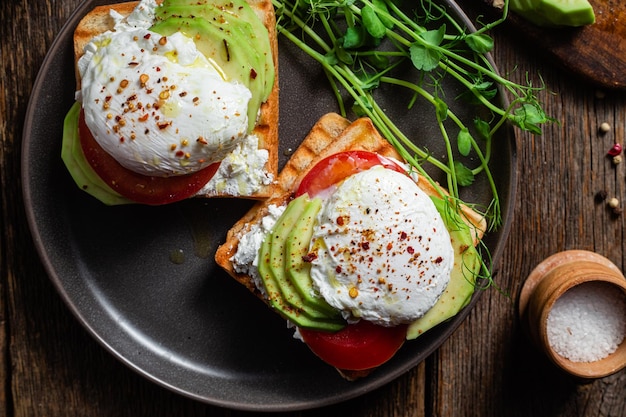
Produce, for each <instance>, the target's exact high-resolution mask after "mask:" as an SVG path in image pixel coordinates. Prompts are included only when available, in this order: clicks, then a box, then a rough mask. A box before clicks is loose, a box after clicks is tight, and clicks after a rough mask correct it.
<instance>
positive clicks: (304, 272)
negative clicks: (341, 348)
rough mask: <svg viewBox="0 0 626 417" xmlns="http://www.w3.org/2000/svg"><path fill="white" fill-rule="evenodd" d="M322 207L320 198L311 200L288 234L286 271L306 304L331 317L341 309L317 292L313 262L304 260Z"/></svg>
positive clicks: (286, 241)
mask: <svg viewBox="0 0 626 417" xmlns="http://www.w3.org/2000/svg"><path fill="white" fill-rule="evenodd" d="M321 207H322V200H321V199H320V198H314V199H313V200H310V202H309V203H308V204H307V205H306V207H305V208H304V210H303V211H302V213H301V214H300V217H299V218H298V220H297V221H296V222H295V224H294V225H293V227H292V229H291V231H290V232H289V234H288V235H287V238H286V239H285V245H284V253H285V273H286V275H287V278H288V279H289V281H290V282H291V283H292V284H293V287H294V288H295V289H296V290H297V291H298V293H299V294H300V297H301V298H302V302H303V303H304V304H305V305H308V306H311V307H312V308H315V309H317V310H319V311H322V312H324V313H325V314H326V315H328V316H330V317H339V311H338V310H336V309H335V308H333V307H332V306H331V305H330V304H328V303H327V302H326V300H324V298H322V297H321V296H320V295H319V294H317V291H316V289H315V288H314V286H313V280H312V279H311V264H310V263H309V262H305V261H304V257H305V256H306V255H307V253H308V252H309V245H310V243H311V238H312V236H313V226H314V225H315V216H316V215H317V213H318V212H319V211H320V208H321Z"/></svg>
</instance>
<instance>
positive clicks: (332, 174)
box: [296, 151, 406, 197]
mask: <svg viewBox="0 0 626 417" xmlns="http://www.w3.org/2000/svg"><path fill="white" fill-rule="evenodd" d="M375 165H383V166H384V167H385V168H389V169H393V170H394V171H398V172H402V173H406V169H405V168H403V167H402V166H400V165H398V164H397V163H396V162H394V161H393V160H391V159H389V158H386V157H384V156H382V155H378V154H377V153H374V152H368V151H346V152H341V153H337V154H334V155H331V156H329V157H326V158H324V159H322V160H321V161H320V162H318V163H317V164H316V165H315V166H314V167H313V168H312V169H311V170H310V171H309V172H308V173H307V174H306V175H305V177H304V178H303V179H302V181H301V182H300V186H299V187H298V190H297V191H296V196H300V195H302V194H305V193H308V194H309V196H311V197H313V196H316V195H318V194H320V193H321V192H323V191H329V190H330V189H332V187H334V186H335V185H336V184H338V183H339V182H341V181H343V180H344V179H345V178H346V177H349V176H350V175H352V174H356V173H357V172H360V171H365V170H367V169H369V168H372V167H373V166H375Z"/></svg>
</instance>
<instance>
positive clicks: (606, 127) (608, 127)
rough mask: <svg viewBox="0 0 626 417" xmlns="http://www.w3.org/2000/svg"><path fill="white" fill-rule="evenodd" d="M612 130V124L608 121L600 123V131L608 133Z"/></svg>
mask: <svg viewBox="0 0 626 417" xmlns="http://www.w3.org/2000/svg"><path fill="white" fill-rule="evenodd" d="M610 131H611V125H610V124H608V123H607V122H604V123H602V124H600V132H601V133H608V132H610Z"/></svg>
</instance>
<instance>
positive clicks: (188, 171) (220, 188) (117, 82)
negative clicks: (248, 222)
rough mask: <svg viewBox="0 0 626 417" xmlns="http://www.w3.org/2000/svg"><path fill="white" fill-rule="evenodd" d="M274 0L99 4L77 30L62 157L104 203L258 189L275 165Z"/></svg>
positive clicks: (266, 184) (268, 186)
mask: <svg viewBox="0 0 626 417" xmlns="http://www.w3.org/2000/svg"><path fill="white" fill-rule="evenodd" d="M275 23H276V22H275V15H274V10H273V6H272V4H271V1H269V0H248V1H245V0H163V1H162V2H161V1H159V4H157V1H155V0H142V1H141V2H139V3H137V2H132V3H120V4H113V5H108V6H100V7H96V8H95V9H93V10H92V11H91V12H90V13H88V14H87V15H86V16H85V17H84V18H83V19H82V20H81V22H80V23H79V25H78V26H77V28H76V30H75V32H74V49H75V60H76V81H77V91H76V103H75V105H74V106H73V107H72V108H71V110H70V111H69V113H68V115H67V117H66V120H65V127H64V138H63V152H62V156H63V160H64V162H65V164H66V166H67V168H68V170H69V171H70V173H71V174H72V176H73V178H74V180H75V182H76V183H77V185H78V186H79V187H80V188H82V189H84V190H85V191H87V192H89V193H91V194H92V195H94V196H95V197H97V198H98V199H100V200H101V201H103V202H104V203H106V204H122V203H132V202H134V203H142V204H150V205H158V204H166V203H171V202H175V201H179V200H182V199H186V198H190V197H194V196H199V197H245V198H255V199H260V198H265V197H267V196H269V195H270V194H271V192H272V191H271V190H272V187H273V184H274V181H275V179H276V175H277V170H278V157H277V150H278V82H277V71H276V69H277V41H276V29H275Z"/></svg>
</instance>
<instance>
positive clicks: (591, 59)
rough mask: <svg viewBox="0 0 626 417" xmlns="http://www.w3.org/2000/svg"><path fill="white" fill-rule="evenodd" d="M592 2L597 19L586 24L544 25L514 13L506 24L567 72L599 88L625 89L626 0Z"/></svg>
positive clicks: (592, 0) (591, 0)
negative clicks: (569, 25)
mask: <svg viewBox="0 0 626 417" xmlns="http://www.w3.org/2000/svg"><path fill="white" fill-rule="evenodd" d="M589 2H590V3H591V5H592V6H593V9H594V12H595V15H596V22H595V23H594V24H592V25H588V26H585V27H580V28H558V29H548V28H541V27H538V26H535V25H533V24H531V23H529V22H527V21H526V20H524V19H522V18H520V17H518V16H516V15H515V14H513V13H509V19H508V20H509V22H507V23H506V25H510V27H511V29H510V30H511V32H512V33H513V31H514V32H515V33H517V34H519V35H520V36H522V37H523V39H525V42H528V44H529V45H530V46H532V47H536V48H537V49H538V50H543V51H545V52H546V53H547V55H548V57H550V58H552V59H554V60H555V61H557V62H558V63H560V64H561V65H563V66H564V67H565V68H566V69H567V70H568V71H571V72H572V73H574V74H576V75H578V76H581V77H583V78H584V79H586V80H589V81H590V82H592V83H595V84H597V85H598V86H600V87H604V88H610V89H626V1H624V0H589ZM503 26H504V25H503Z"/></svg>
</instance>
